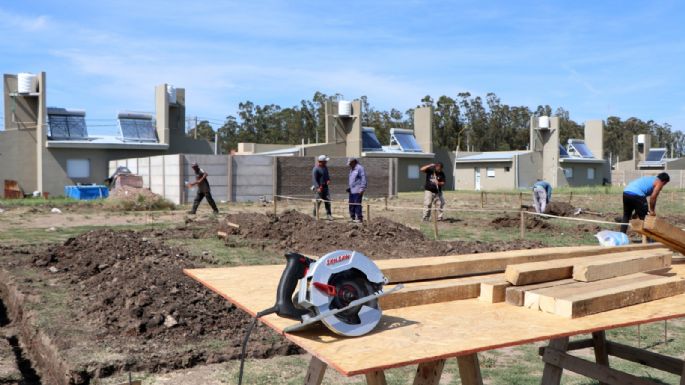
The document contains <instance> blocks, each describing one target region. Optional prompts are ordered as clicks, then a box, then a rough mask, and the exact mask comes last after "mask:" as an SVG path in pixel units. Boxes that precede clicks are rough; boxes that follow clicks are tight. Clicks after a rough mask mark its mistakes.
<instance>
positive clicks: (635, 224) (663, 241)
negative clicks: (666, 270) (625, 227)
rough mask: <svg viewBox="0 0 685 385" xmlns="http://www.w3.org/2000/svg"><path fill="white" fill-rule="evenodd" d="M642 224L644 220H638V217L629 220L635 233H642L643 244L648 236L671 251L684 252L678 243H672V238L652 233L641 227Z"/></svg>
mask: <svg viewBox="0 0 685 385" xmlns="http://www.w3.org/2000/svg"><path fill="white" fill-rule="evenodd" d="M643 225H644V222H643V221H641V220H639V219H633V220H631V221H630V227H631V228H632V229H633V230H634V231H636V232H637V233H639V234H642V240H643V244H646V241H647V237H649V238H651V239H653V240H655V241H657V242H659V243H661V244H663V245H664V246H666V247H668V248H669V249H671V250H673V251H677V252H679V253H681V254H685V251H683V250H682V249H681V248H680V246H679V245H678V244H676V243H673V241H672V240H669V239H666V238H664V237H662V236H661V235H659V234H657V233H653V232H651V231H649V230H647V229H645V228H644V227H643ZM652 245H654V243H652Z"/></svg>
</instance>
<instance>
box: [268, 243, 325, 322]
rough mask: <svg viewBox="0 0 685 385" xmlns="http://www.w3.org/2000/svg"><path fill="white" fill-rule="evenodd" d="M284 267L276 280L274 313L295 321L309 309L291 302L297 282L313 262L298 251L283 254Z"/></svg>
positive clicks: (299, 319)
mask: <svg viewBox="0 0 685 385" xmlns="http://www.w3.org/2000/svg"><path fill="white" fill-rule="evenodd" d="M285 261H286V262H285V269H284V270H283V274H281V279H280V281H278V291H277V292H276V305H274V307H275V308H276V309H277V310H276V314H278V315H279V316H281V317H284V318H290V319H294V320H297V321H301V320H302V316H303V315H305V314H308V313H309V311H307V310H304V309H299V308H296V307H295V304H293V294H294V293H295V288H297V283H298V282H299V280H300V279H302V278H304V276H305V274H307V269H309V266H310V265H311V264H312V263H314V262H315V261H314V260H313V259H310V258H307V257H305V256H304V255H302V254H299V253H288V254H286V255H285Z"/></svg>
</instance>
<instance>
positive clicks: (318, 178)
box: [312, 155, 333, 221]
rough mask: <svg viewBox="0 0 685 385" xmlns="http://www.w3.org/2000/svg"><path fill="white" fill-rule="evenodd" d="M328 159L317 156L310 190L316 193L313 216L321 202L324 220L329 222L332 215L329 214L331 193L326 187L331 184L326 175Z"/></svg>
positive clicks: (324, 156) (329, 178)
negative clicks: (324, 211)
mask: <svg viewBox="0 0 685 385" xmlns="http://www.w3.org/2000/svg"><path fill="white" fill-rule="evenodd" d="M329 160H330V158H329V157H327V156H326V155H319V157H318V158H317V159H316V166H314V168H313V169H312V190H314V192H315V193H316V206H315V207H314V215H315V216H316V212H317V211H318V210H319V206H320V205H321V201H323V205H324V207H326V219H328V220H329V221H332V220H333V215H332V213H331V193H330V191H329V190H328V185H329V184H331V177H330V175H329V174H328V167H327V166H326V165H327V164H328V161H329Z"/></svg>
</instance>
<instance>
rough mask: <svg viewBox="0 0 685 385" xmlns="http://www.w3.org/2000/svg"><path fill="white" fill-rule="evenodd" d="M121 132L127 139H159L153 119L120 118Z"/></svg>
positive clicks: (152, 140) (144, 140)
mask: <svg viewBox="0 0 685 385" xmlns="http://www.w3.org/2000/svg"><path fill="white" fill-rule="evenodd" d="M119 132H120V134H121V137H122V139H123V140H125V141H140V142H156V141H157V133H156V132H155V127H154V125H153V124H152V119H136V118H119Z"/></svg>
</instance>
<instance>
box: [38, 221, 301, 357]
mask: <svg viewBox="0 0 685 385" xmlns="http://www.w3.org/2000/svg"><path fill="white" fill-rule="evenodd" d="M33 264H34V265H36V266H39V267H48V268H50V269H51V270H52V271H56V273H55V276H56V277H58V278H61V279H62V281H63V282H64V283H66V284H67V285H68V287H69V290H70V291H71V292H72V293H71V294H72V296H73V298H78V299H79V300H78V301H77V302H76V303H74V304H73V306H74V309H75V312H74V313H75V314H76V315H75V319H73V320H70V322H73V324H75V325H76V324H81V323H84V324H86V323H87V324H94V325H95V326H96V330H101V335H99V336H97V337H98V338H99V339H102V340H103V341H107V345H109V346H113V347H114V348H116V346H117V344H116V343H112V342H116V341H119V342H120V343H121V344H123V345H126V344H130V343H131V342H134V344H135V346H136V349H139V350H138V351H134V352H133V353H135V354H139V355H140V357H138V358H140V363H141V365H142V364H143V363H144V364H145V365H146V367H145V368H146V369H148V370H151V368H153V369H154V368H180V367H184V366H193V365H195V364H197V363H200V362H220V361H225V360H229V359H235V358H238V357H239V354H240V351H239V349H240V341H241V339H242V336H243V332H244V330H245V326H246V325H247V324H248V323H249V322H250V320H251V319H250V317H249V316H248V315H247V314H246V313H244V312H242V311H240V310H239V309H236V308H235V307H233V306H231V305H229V303H228V302H227V301H226V300H225V299H223V298H221V297H219V296H218V295H216V294H214V293H212V292H210V291H209V290H207V289H205V288H204V287H203V286H201V285H200V284H199V283H197V282H195V281H194V280H192V279H190V278H189V277H187V276H185V275H184V274H183V269H185V268H193V267H197V266H196V264H195V263H194V262H193V261H192V260H191V257H189V255H188V254H187V253H185V252H184V251H182V250H181V249H179V248H175V247H169V246H166V245H164V244H163V243H162V242H159V241H157V240H156V239H154V238H147V237H145V236H144V234H142V233H138V232H134V231H114V230H109V229H106V230H95V231H90V232H87V233H84V234H82V235H79V236H77V237H75V238H70V239H68V240H67V241H66V242H64V244H62V245H59V246H54V247H51V248H49V249H48V250H47V251H46V252H44V253H42V254H41V255H38V256H36V257H35V258H34V260H33ZM55 269H57V270H55ZM205 339H207V340H214V341H222V343H221V344H220V347H219V348H213V349H212V351H211V352H209V353H208V352H207V351H202V350H198V349H195V350H193V349H190V351H188V352H186V353H184V354H174V355H173V357H169V356H168V355H165V354H162V353H160V351H168V350H169V347H179V346H184V345H186V344H194V343H197V342H200V341H201V340H205ZM120 346H121V345H120ZM124 352H125V353H131V350H130V349H129V348H127V349H125V351H124ZM297 352H298V349H297V348H296V347H295V346H294V345H291V344H289V343H288V342H287V341H286V340H285V339H283V338H281V337H280V336H278V335H276V334H274V333H273V332H270V330H269V329H267V328H259V329H256V330H255V332H254V333H253V336H252V338H251V343H250V355H251V356H252V357H260V358H266V357H270V356H273V355H283V354H291V353H297ZM153 371H154V370H153Z"/></svg>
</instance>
